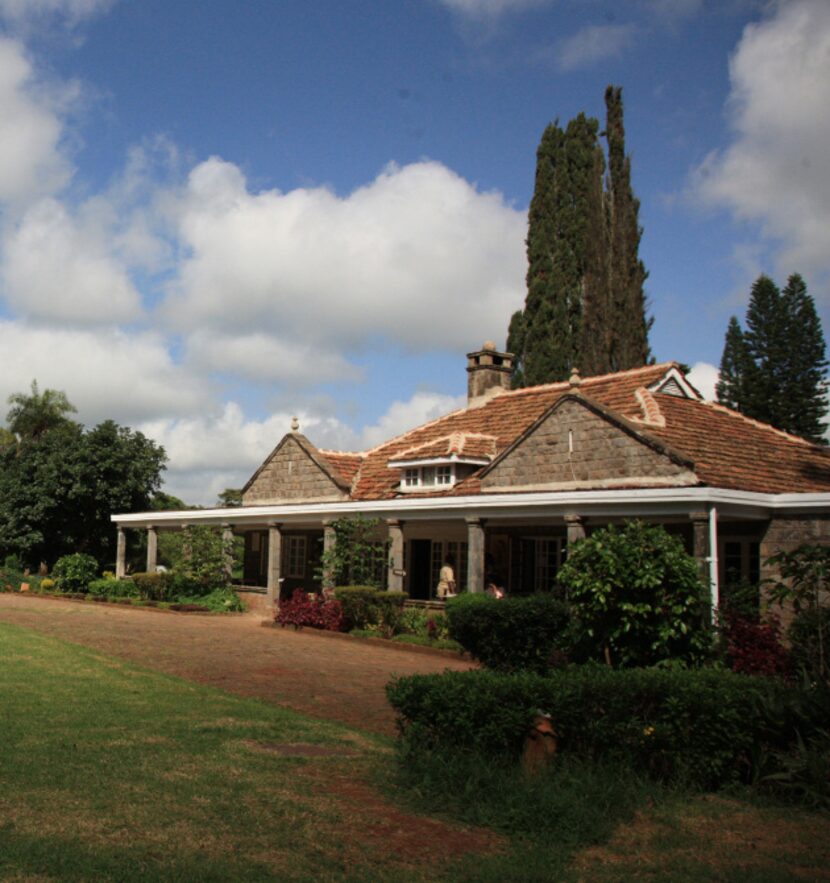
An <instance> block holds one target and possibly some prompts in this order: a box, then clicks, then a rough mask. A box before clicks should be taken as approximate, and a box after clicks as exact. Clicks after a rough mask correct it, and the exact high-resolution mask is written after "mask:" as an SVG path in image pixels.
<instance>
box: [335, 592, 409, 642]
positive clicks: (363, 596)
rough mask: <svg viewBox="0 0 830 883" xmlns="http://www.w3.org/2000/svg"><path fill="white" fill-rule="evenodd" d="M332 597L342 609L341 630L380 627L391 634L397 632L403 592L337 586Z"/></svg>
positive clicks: (403, 597)
mask: <svg viewBox="0 0 830 883" xmlns="http://www.w3.org/2000/svg"><path fill="white" fill-rule="evenodd" d="M334 597H335V598H336V599H337V600H338V601H339V602H340V605H341V607H342V608H343V629H344V630H345V631H347V632H349V631H351V630H352V629H364V628H366V627H367V626H371V625H381V626H383V627H385V628H386V630H388V631H389V632H390V633H391V634H394V633H395V632H396V631H397V630H398V623H399V620H400V615H401V611H402V610H403V602H404V601H405V600H406V595H405V594H404V593H403V592H384V591H379V590H378V589H375V588H373V587H372V586H338V587H337V588H336V589H335V590H334Z"/></svg>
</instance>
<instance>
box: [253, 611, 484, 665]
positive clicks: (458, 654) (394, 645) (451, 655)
mask: <svg viewBox="0 0 830 883" xmlns="http://www.w3.org/2000/svg"><path fill="white" fill-rule="evenodd" d="M262 625H263V626H265V627H266V628H285V626H282V625H280V623H278V622H274V621H271V620H266V621H265V622H263V623H262ZM302 632H303V634H304V635H315V636H317V635H319V636H320V637H321V638H339V639H341V640H346V641H358V642H361V643H363V644H369V645H371V646H374V647H388V648H389V649H391V650H404V651H406V652H409V653H422V654H428V655H430V656H443V657H445V658H447V659H469V658H470V657H469V656H468V654H466V653H465V652H464V651H463V650H447V649H444V648H443V647H430V646H429V645H427V644H410V643H407V642H405V641H393V640H390V639H389V638H376V637H369V636H367V635H352V634H350V633H349V632H334V631H329V630H328V629H315V628H310V627H309V628H303V629H302Z"/></svg>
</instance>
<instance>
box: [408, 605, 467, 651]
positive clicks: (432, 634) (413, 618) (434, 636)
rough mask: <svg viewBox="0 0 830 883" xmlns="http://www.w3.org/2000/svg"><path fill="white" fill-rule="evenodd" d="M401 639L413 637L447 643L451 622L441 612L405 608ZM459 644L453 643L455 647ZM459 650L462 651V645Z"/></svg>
mask: <svg viewBox="0 0 830 883" xmlns="http://www.w3.org/2000/svg"><path fill="white" fill-rule="evenodd" d="M399 630H400V635H399V637H405V636H411V637H417V638H424V639H425V640H426V641H427V642H429V641H447V640H448V639H449V637H450V632H449V621H448V620H447V615H446V613H443V612H442V611H440V610H424V609H422V608H420V607H405V608H404V609H403V610H402V611H401V618H400V629H399ZM456 643H457V642H455V641H453V644H454V645H455V644H456ZM458 646H459V649H460V645H458Z"/></svg>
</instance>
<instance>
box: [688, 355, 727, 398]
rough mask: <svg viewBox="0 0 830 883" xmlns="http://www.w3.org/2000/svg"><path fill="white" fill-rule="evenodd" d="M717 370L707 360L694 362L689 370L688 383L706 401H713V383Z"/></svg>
mask: <svg viewBox="0 0 830 883" xmlns="http://www.w3.org/2000/svg"><path fill="white" fill-rule="evenodd" d="M718 375H719V371H718V369H717V368H716V367H715V366H714V365H710V364H709V363H708V362H695V363H694V365H692V370H691V371H689V374H688V378H689V383H691V384H692V386H693V387H694V388H695V389H696V390H697V391H698V392H699V393H700V394H701V395H702V396H703V398H704V399H706V401H707V402H714V401H715V385H716V384H717V382H718Z"/></svg>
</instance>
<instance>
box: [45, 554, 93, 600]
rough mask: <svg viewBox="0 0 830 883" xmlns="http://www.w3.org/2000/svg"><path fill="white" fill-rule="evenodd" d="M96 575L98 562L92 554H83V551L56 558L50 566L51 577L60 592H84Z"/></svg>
mask: <svg viewBox="0 0 830 883" xmlns="http://www.w3.org/2000/svg"><path fill="white" fill-rule="evenodd" d="M97 575H98V562H97V561H96V560H95V559H94V558H93V557H92V555H85V554H84V553H83V552H75V553H74V554H73V555H64V556H63V557H62V558H58V560H57V561H56V562H55V566H54V567H53V568H52V577H53V578H54V580H55V584H56V585H57V587H58V590H59V591H61V592H71V593H75V594H77V593H78V592H86V590H87V587H88V586H89V584H90V583H91V582H92V581H93V580H94V579H95V577H96V576H97Z"/></svg>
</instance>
